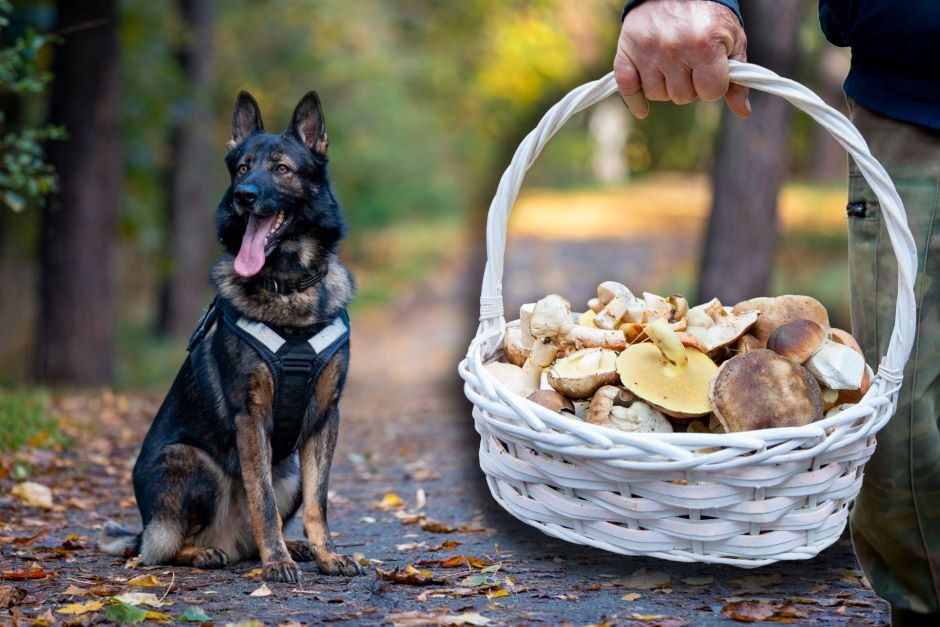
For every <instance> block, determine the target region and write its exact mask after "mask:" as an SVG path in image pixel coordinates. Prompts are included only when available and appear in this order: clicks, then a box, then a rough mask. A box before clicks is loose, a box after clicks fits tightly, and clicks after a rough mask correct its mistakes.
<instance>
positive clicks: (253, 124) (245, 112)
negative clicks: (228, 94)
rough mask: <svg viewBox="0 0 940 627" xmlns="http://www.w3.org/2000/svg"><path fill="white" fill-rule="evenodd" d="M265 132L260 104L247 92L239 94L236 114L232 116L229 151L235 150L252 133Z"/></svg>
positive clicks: (236, 102)
mask: <svg viewBox="0 0 940 627" xmlns="http://www.w3.org/2000/svg"><path fill="white" fill-rule="evenodd" d="M263 130H264V123H263V122H262V121H261V109H260V108H259V107H258V102H257V101H256V100H255V99H254V97H252V95H251V94H249V93H248V92H247V91H240V92H238V99H237V100H236V101H235V113H234V114H233V115H232V139H230V140H229V142H228V149H229V150H231V149H232V148H235V147H236V146H238V145H239V144H240V143H242V142H243V141H245V140H246V139H247V138H248V136H249V135H251V134H252V133H255V132H257V131H263Z"/></svg>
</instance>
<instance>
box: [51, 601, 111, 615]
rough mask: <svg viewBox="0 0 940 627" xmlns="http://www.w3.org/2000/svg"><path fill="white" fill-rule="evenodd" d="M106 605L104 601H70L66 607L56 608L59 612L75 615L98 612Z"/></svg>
mask: <svg viewBox="0 0 940 627" xmlns="http://www.w3.org/2000/svg"><path fill="white" fill-rule="evenodd" d="M103 607H104V602H103V601H85V602H84V603H69V604H68V605H66V606H65V607H60V608H59V609H57V610H56V612H57V613H58V614H73V615H75V616H78V615H81V614H87V613H88V612H97V611H98V610H100V609H101V608H103Z"/></svg>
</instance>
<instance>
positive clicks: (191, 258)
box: [157, 0, 216, 338]
mask: <svg viewBox="0 0 940 627" xmlns="http://www.w3.org/2000/svg"><path fill="white" fill-rule="evenodd" d="M215 4H216V3H215V0H180V1H179V8H180V14H181V17H182V22H183V26H184V28H185V31H184V34H183V37H182V38H181V41H180V42H179V43H178V45H177V50H176V55H175V56H176V62H177V63H178V64H179V66H180V68H181V70H182V74H183V76H184V80H185V84H184V85H183V86H182V89H181V91H182V94H183V95H182V97H181V98H180V99H179V100H178V101H177V103H176V105H175V106H174V107H173V111H172V116H173V120H172V127H171V129H170V140H169V146H170V153H169V163H168V166H167V168H168V170H169V172H168V179H169V185H168V193H167V196H166V198H165V215H166V226H167V228H166V242H165V245H164V251H165V254H166V263H165V264H162V267H164V268H165V275H164V276H163V277H162V281H161V286H160V310H159V315H158V321H157V324H158V330H159V332H160V333H161V334H163V335H170V336H174V337H178V338H185V337H188V336H189V334H190V333H191V332H192V326H193V324H194V323H195V321H196V319H197V318H198V314H199V310H200V308H201V307H202V305H203V301H204V297H205V294H206V291H207V287H208V281H207V279H206V277H207V276H208V271H209V247H208V246H207V243H208V242H209V241H211V240H210V239H209V237H208V234H209V233H211V232H212V202H211V198H210V193H211V192H212V191H213V190H212V189H211V188H210V187H209V186H208V185H206V176H205V169H206V168H207V167H210V166H212V165H216V164H215V162H212V161H211V160H210V156H211V154H212V150H211V149H212V143H211V138H212V124H211V121H212V117H211V113H210V111H209V105H210V102H211V100H210V96H211V90H212V76H211V74H212V71H211V66H212V40H213V27H214V24H215V11H216V6H215Z"/></svg>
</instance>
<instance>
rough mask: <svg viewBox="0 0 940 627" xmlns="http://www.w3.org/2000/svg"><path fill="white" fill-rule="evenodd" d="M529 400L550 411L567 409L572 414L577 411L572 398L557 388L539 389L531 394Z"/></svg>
mask: <svg viewBox="0 0 940 627" xmlns="http://www.w3.org/2000/svg"><path fill="white" fill-rule="evenodd" d="M529 400H530V401H532V402H533V403H536V404H538V405H541V406H542V407H544V408H545V409H548V410H550V411H554V412H560V411H562V410H565V411H569V412H571V413H572V414H573V413H575V411H574V403H572V402H571V399H569V398H566V397H565V396H564V395H562V394H559V393H558V392H556V391H555V390H537V391H535V392H533V393H532V394H530V395H529Z"/></svg>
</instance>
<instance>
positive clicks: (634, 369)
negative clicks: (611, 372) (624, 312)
mask: <svg viewBox="0 0 940 627" xmlns="http://www.w3.org/2000/svg"><path fill="white" fill-rule="evenodd" d="M646 334H647V336H649V338H650V340H652V344H650V343H646V342H644V343H641V344H633V345H632V346H630V347H628V348H627V349H626V350H624V351H623V352H622V353H620V356H619V357H617V372H619V373H620V380H621V382H622V383H623V385H624V386H625V387H626V388H627V389H628V390H630V391H631V392H633V393H634V394H636V395H637V396H638V397H639V398H641V399H643V400H644V401H646V402H647V403H649V404H650V405H651V406H652V407H654V408H656V409H658V410H659V411H661V412H663V413H664V414H668V415H670V416H673V417H674V418H694V417H696V416H704V415H705V414H707V413H709V412H710V411H711V405H710V404H709V402H708V382H709V380H710V379H711V378H712V376H713V375H714V374H715V371H716V370H717V369H718V367H717V366H716V365H715V363H714V362H713V361H712V360H711V359H709V358H708V356H707V355H705V354H704V353H702V352H701V351H698V350H696V349H694V348H688V347H685V346H683V345H682V341H681V340H680V339H679V336H678V334H677V333H676V332H675V331H673V330H672V329H671V328H669V323H667V322H666V321H665V320H663V319H659V320H657V321H655V322H652V323H650V324H648V325H647V326H646Z"/></svg>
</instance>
